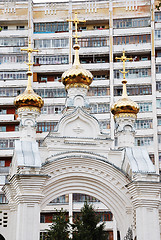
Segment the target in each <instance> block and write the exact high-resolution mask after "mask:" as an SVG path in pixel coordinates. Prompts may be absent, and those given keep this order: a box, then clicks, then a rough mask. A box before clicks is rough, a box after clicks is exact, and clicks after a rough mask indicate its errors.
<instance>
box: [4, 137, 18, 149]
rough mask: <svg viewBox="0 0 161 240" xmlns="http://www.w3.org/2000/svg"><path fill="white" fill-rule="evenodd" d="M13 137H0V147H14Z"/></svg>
mask: <svg viewBox="0 0 161 240" xmlns="http://www.w3.org/2000/svg"><path fill="white" fill-rule="evenodd" d="M14 147H15V139H9V140H6V139H0V149H7V148H14Z"/></svg>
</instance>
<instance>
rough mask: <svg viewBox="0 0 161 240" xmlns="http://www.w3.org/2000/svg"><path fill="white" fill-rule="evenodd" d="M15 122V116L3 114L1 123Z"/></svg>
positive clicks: (0, 116)
mask: <svg viewBox="0 0 161 240" xmlns="http://www.w3.org/2000/svg"><path fill="white" fill-rule="evenodd" d="M8 121H14V114H1V115H0V122H8Z"/></svg>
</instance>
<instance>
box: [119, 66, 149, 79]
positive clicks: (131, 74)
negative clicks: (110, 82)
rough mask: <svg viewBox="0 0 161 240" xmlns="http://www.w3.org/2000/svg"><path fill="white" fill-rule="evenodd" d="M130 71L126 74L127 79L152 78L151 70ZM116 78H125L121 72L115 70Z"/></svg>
mask: <svg viewBox="0 0 161 240" xmlns="http://www.w3.org/2000/svg"><path fill="white" fill-rule="evenodd" d="M128 71H129V72H128V73H127V74H126V78H141V77H150V76H151V69H150V68H140V69H129V70H128ZM114 78H117V79H119V78H123V75H122V73H121V72H120V71H119V70H114Z"/></svg>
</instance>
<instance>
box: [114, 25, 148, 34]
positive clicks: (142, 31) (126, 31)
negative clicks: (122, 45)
mask: <svg viewBox="0 0 161 240" xmlns="http://www.w3.org/2000/svg"><path fill="white" fill-rule="evenodd" d="M150 33H151V28H150V27H143V28H124V29H122V28H120V29H118V28H117V29H114V34H113V35H114V36H129V35H141V34H150Z"/></svg>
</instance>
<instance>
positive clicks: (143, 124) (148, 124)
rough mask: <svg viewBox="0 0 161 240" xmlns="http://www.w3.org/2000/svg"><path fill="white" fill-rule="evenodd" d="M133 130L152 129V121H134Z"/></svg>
mask: <svg viewBox="0 0 161 240" xmlns="http://www.w3.org/2000/svg"><path fill="white" fill-rule="evenodd" d="M135 128H136V129H147V128H153V120H152V119H148V120H136V121H135Z"/></svg>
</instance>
